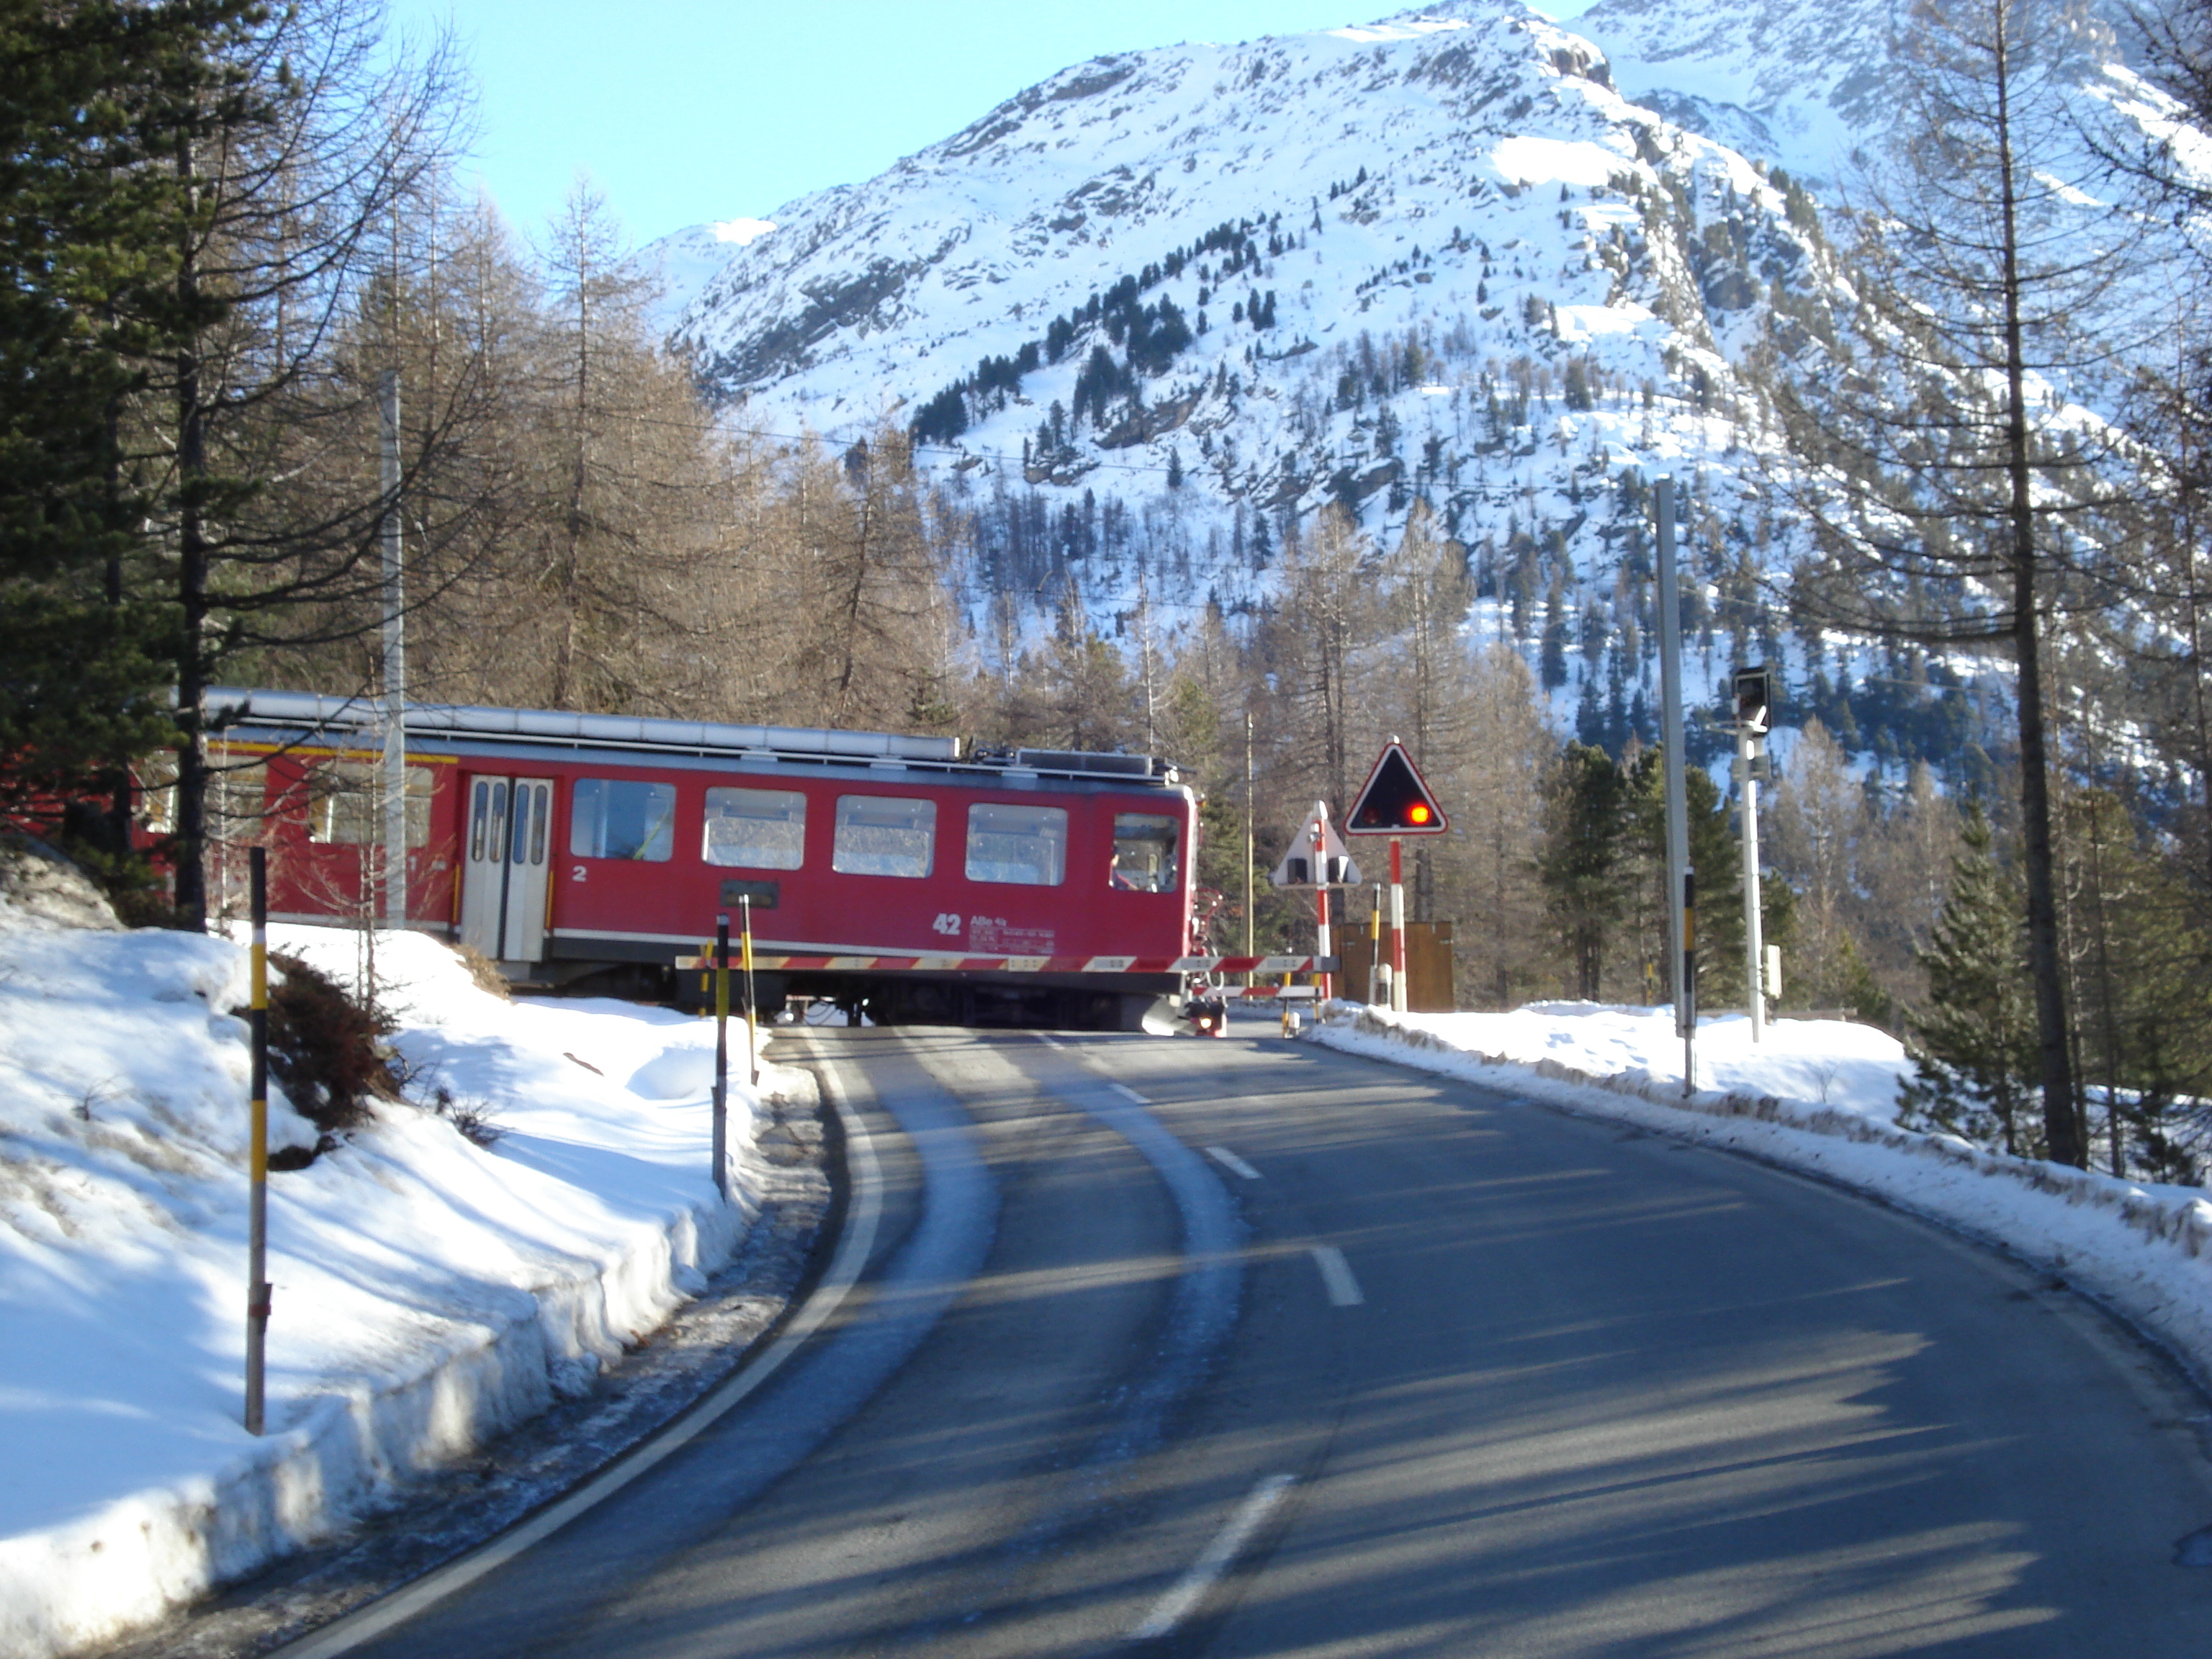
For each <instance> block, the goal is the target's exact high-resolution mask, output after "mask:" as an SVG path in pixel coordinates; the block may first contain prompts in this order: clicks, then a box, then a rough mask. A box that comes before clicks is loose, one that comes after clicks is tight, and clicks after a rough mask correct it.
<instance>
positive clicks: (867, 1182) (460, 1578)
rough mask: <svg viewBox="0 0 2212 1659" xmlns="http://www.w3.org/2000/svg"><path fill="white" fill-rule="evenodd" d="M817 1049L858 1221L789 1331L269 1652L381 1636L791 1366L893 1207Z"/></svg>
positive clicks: (870, 1150) (298, 1654) (275, 1658)
mask: <svg viewBox="0 0 2212 1659" xmlns="http://www.w3.org/2000/svg"><path fill="white" fill-rule="evenodd" d="M806 1047H807V1049H808V1051H809V1052H810V1053H811V1054H813V1055H814V1056H815V1058H816V1059H817V1060H820V1061H821V1062H822V1063H821V1066H820V1069H819V1070H818V1071H817V1073H816V1075H817V1078H818V1079H819V1080H820V1082H821V1085H822V1091H823V1096H824V1097H826V1098H827V1099H828V1100H829V1107H830V1109H831V1110H832V1111H834V1112H836V1114H837V1121H838V1125H839V1127H840V1128H841V1130H842V1133H843V1134H844V1138H845V1146H846V1149H847V1161H848V1167H849V1168H851V1170H852V1172H853V1188H854V1194H853V1196H854V1203H853V1205H852V1206H851V1208H850V1209H849V1210H848V1223H847V1225H845V1226H844V1227H842V1228H841V1229H840V1231H839V1232H838V1235H837V1249H836V1254H835V1255H833V1256H832V1257H831V1258H830V1261H829V1271H828V1272H826V1273H823V1276H822V1282H821V1283H820V1284H819V1285H816V1286H815V1287H814V1291H813V1292H812V1294H811V1295H810V1296H809V1297H807V1298H806V1301H805V1304H803V1305H802V1306H801V1307H800V1309H799V1312H798V1314H797V1315H796V1316H794V1317H793V1320H792V1322H790V1324H788V1325H787V1326H786V1327H785V1328H784V1330H783V1334H781V1336H779V1337H778V1338H777V1339H776V1340H775V1342H774V1343H773V1344H771V1345H770V1346H769V1348H768V1350H767V1351H766V1352H764V1353H763V1354H762V1355H761V1357H760V1358H758V1359H757V1360H755V1361H753V1362H752V1363H751V1364H748V1365H746V1366H745V1367H744V1369H743V1370H740V1371H739V1372H738V1374H737V1375H736V1376H732V1377H731V1378H729V1379H728V1380H727V1381H726V1382H724V1383H721V1384H720V1386H719V1387H717V1388H715V1389H714V1390H713V1391H712V1392H710V1393H708V1395H706V1396H705V1397H703V1398H702V1399H701V1400H700V1401H698V1403H696V1405H694V1406H693V1407H691V1408H690V1410H689V1411H687V1412H685V1413H684V1414H683V1415H682V1416H680V1417H678V1419H676V1420H675V1421H674V1422H672V1423H670V1424H668V1425H665V1427H663V1428H662V1429H661V1430H660V1431H659V1432H658V1433H656V1434H653V1435H652V1436H650V1437H647V1438H646V1439H644V1440H641V1441H640V1442H639V1443H637V1444H636V1445H635V1446H633V1447H631V1448H630V1449H629V1451H627V1452H625V1453H624V1454H623V1456H622V1457H621V1458H620V1459H619V1460H618V1461H617V1462H615V1463H614V1464H612V1465H611V1466H610V1467H608V1468H604V1469H601V1470H600V1471H599V1473H598V1474H595V1475H593V1476H592V1478H591V1479H590V1480H586V1482H584V1484H583V1485H582V1486H578V1487H577V1488H576V1489H575V1490H574V1491H573V1492H569V1493H568V1494H567V1495H566V1496H565V1497H562V1498H556V1500H555V1501H554V1502H553V1503H551V1504H548V1505H547V1506H546V1507H545V1508H544V1509H542V1510H538V1512H537V1513H536V1514H534V1515H532V1516H530V1517H529V1518H528V1519H527V1520H525V1521H522V1522H518V1523H517V1524H516V1525H514V1526H513V1527H510V1528H508V1529H507V1531H505V1532H503V1533H501V1534H499V1536H497V1537H496V1538H494V1539H492V1540H490V1541H489V1542H487V1543H483V1544H480V1545H478V1546H477V1547H476V1548H475V1549H473V1550H471V1551H470V1552H469V1553H467V1554H465V1555H463V1556H460V1557H459V1558H458V1559H454V1560H452V1561H448V1562H447V1563H446V1565H443V1566H441V1567H439V1568H436V1569H435V1570H434V1571H431V1572H428V1573H427V1574H425V1575H424V1576H423V1577H420V1578H417V1579H416V1580H415V1581H414V1582H413V1583H409V1584H405V1585H403V1586H402V1587H401V1588H400V1589H396V1590H394V1591H392V1594H390V1595H386V1596H384V1597H382V1598H380V1599H379V1600H378V1601H373V1602H371V1603H369V1604H368V1606H367V1607H362V1608H361V1609H359V1610H358V1611H356V1612H354V1613H348V1614H346V1615H344V1616H343V1617H342V1618H340V1619H338V1620H336V1621H334V1622H333V1623H331V1624H329V1625H326V1626H324V1627H323V1628H322V1629H321V1630H319V1631H317V1632H314V1634H313V1635H311V1636H305V1637H301V1638H300V1639H299V1640H297V1641H295V1642H290V1643H287V1644H285V1645H284V1646H283V1647H280V1648H276V1649H273V1650H270V1653H269V1654H267V1655H266V1656H265V1659H337V1656H338V1655H340V1654H344V1653H349V1652H351V1651H352V1650H354V1649H356V1648H357V1647H359V1646H361V1645H362V1644H363V1643H364V1642H368V1641H373V1640H374V1638H377V1637H379V1636H381V1635H382V1634H384V1632H386V1631H388V1630H390V1629H392V1628H393V1627H394V1626H398V1625H401V1624H404V1623H405V1622H406V1621H407V1620H410V1619H411V1618H413V1617H414V1616H415V1615H416V1613H421V1612H422V1611H423V1609H425V1608H427V1607H435V1606H436V1605H437V1604H438V1603H439V1602H441V1601H444V1600H445V1599H446V1598H447V1596H449V1595H453V1594H454V1593H455V1592H456V1591H459V1590H462V1589H467V1588H468V1586H470V1585H471V1584H473V1583H476V1582H477V1580H478V1579H479V1578H483V1577H486V1576H487V1575H489V1574H490V1573H492V1572H494V1571H497V1570H498V1569H499V1568H500V1567H502V1566H504V1565H507V1562H509V1561H511V1560H513V1559H514V1558H515V1557H516V1556H518V1555H520V1554H521V1553H523V1552H524V1551H525V1550H526V1549H529V1548H530V1547H532V1545H534V1544H537V1543H539V1542H541V1541H543V1540H544V1539H546V1538H548V1537H550V1536H551V1535H552V1534H554V1533H556V1532H558V1531H559V1530H560V1529H561V1528H562V1527H565V1526H567V1525H568V1522H571V1521H573V1520H574V1519H575V1518H576V1517H577V1516H580V1515H582V1514H584V1513H586V1511H587V1510H592V1509H595V1508H597V1507H598V1506H599V1504H603V1503H605V1501H606V1500H607V1499H608V1498H611V1497H613V1496H614V1495H615V1494H616V1493H617V1492H620V1491H621V1490H622V1489H623V1487H625V1486H629V1484H630V1483H631V1482H632V1481H633V1480H636V1479H637V1478H638V1477H639V1476H640V1475H642V1474H647V1472H648V1471H650V1470H652V1469H653V1468H656V1467H658V1466H659V1464H660V1463H661V1462H664V1461H665V1460H666V1459H667V1458H668V1457H669V1456H670V1455H672V1454H673V1453H675V1452H677V1451H678V1450H680V1449H682V1448H683V1447H684V1444H685V1443H687V1442H689V1441H690V1440H691V1439H693V1438H694V1437H696V1436H697V1435H699V1434H700V1433H701V1432H702V1431H705V1430H707V1429H708V1428H711V1427H712V1426H713V1425H714V1424H715V1423H716V1422H717V1421H719V1420H720V1419H721V1418H723V1417H724V1416H726V1415H727V1414H728V1413H730V1412H731V1411H732V1410H733V1409H734V1408H735V1407H737V1406H738V1405H739V1404H741V1403H742V1402H743V1401H744V1399H745V1398H746V1396H747V1395H750V1394H752V1393H753V1392H754V1390H756V1389H758V1388H760V1387H761V1385H762V1384H763V1383H766V1382H767V1381H768V1380H769V1378H770V1377H772V1376H775V1373H776V1372H777V1371H778V1370H781V1369H782V1367H783V1365H784V1363H785V1362H786V1361H787V1360H788V1359H789V1358H791V1357H792V1355H793V1353H795V1352H797V1351H798V1350H799V1347H800V1346H802V1345H803V1344H804V1343H805V1341H806V1340H807V1339H808V1338H809V1337H811V1336H812V1335H813V1334H814V1333H815V1332H816V1331H817V1330H819V1329H820V1328H822V1326H823V1323H824V1322H826V1321H827V1320H828V1319H829V1316H831V1315H832V1314H834V1313H836V1311H837V1310H838V1308H839V1307H840V1306H841V1305H842V1304H843V1302H844V1300H845V1297H846V1296H847V1295H848V1293H850V1291H852V1289H853V1286H854V1285H856V1284H858V1283H859V1282H860V1273H861V1272H862V1270H863V1269H865V1268H866V1266H867V1262H868V1257H869V1255H871V1254H872V1252H873V1251H874V1249H875V1242H876V1231H877V1229H878V1225H879V1224H880V1222H881V1219H882V1216H883V1176H882V1171H881V1170H880V1168H879V1166H878V1164H877V1162H876V1152H875V1144H874V1142H873V1141H872V1139H870V1138H869V1135H868V1131H867V1127H866V1124H864V1123H863V1122H862V1121H860V1115H859V1114H858V1113H856V1112H854V1110H853V1109H852V1108H851V1107H850V1106H849V1105H848V1104H847V1103H846V1100H845V1094H844V1091H843V1090H842V1089H840V1088H839V1087H838V1086H837V1085H836V1081H835V1079H833V1078H832V1076H831V1075H830V1073H831V1066H830V1065H829V1061H828V1060H827V1059H826V1058H825V1057H823V1055H822V1054H821V1053H820V1051H819V1050H818V1049H817V1048H815V1047H814V1045H813V1043H812V1042H811V1041H809V1042H807V1044H806Z"/></svg>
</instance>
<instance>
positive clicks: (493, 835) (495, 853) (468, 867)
mask: <svg viewBox="0 0 2212 1659" xmlns="http://www.w3.org/2000/svg"><path fill="white" fill-rule="evenodd" d="M552 817H553V783H552V781H551V780H550V778H495V777H485V776H483V775H477V776H476V777H472V778H471V779H470V780H469V823H468V857H467V860H465V864H464V866H463V868H462V872H461V942H462V943H463V944H464V945H470V946H472V947H473V948H475V949H477V950H478V951H483V953H484V954H485V955H486V956H488V957H495V958H497V959H498V960H499V961H501V962H535V961H537V960H538V958H539V957H541V956H542V955H543V954H544V948H545V885H546V875H547V871H548V867H549V866H548V860H549V857H550V851H551V841H552Z"/></svg>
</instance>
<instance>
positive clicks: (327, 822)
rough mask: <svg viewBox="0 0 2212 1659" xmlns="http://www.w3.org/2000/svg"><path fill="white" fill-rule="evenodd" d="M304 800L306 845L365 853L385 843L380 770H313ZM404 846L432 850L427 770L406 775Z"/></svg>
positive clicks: (343, 766) (375, 764) (345, 764)
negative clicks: (326, 844)
mask: <svg viewBox="0 0 2212 1659" xmlns="http://www.w3.org/2000/svg"><path fill="white" fill-rule="evenodd" d="M307 789H308V796H307V839H308V840H309V841H313V842H330V843H331V844H333V845H336V846H339V847H366V846H368V845H370V844H371V843H373V842H380V841H382V840H383V839H384V803H383V799H382V797H383V793H384V765H383V763H382V762H380V761H332V762H330V763H327V764H325V765H322V766H318V767H317V768H315V769H314V772H313V775H312V776H311V777H310V779H309V781H308V785H307ZM407 844H408V845H409V846H410V847H427V846H428V845H429V844H430V769H429V768H428V767H427V766H410V767H409V768H408V769H407Z"/></svg>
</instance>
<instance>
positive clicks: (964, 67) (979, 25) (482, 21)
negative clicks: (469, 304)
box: [387, 0, 1588, 242]
mask: <svg viewBox="0 0 2212 1659" xmlns="http://www.w3.org/2000/svg"><path fill="white" fill-rule="evenodd" d="M387 3H389V5H390V6H391V17H392V22H393V24H394V25H395V26H396V27H398V28H400V29H402V30H406V31H420V30H422V29H426V28H429V27H435V26H436V25H437V24H438V23H440V22H441V21H446V20H450V21H451V22H452V24H453V27H454V30H455V33H457V34H458V35H459V38H460V40H461V42H462V45H463V47H464V52H465V57H466V58H467V59H468V61H469V63H470V64H471V68H472V70H473V71H474V76H475V79H476V82H477V88H478V93H479V96H480V100H481V103H480V108H479V129H480V137H479V138H478V140H477V155H476V160H475V162H474V167H475V169H476V171H477V173H478V174H479V175H480V177H481V178H482V179H483V184H484V186H485V188H486V189H488V190H489V191H490V193H491V195H492V197H494V199H495V200H496V201H497V202H498V204H499V206H500V210H501V212H502V213H503V214H505V215H506V216H507V221H508V222H509V223H510V224H512V225H513V227H514V228H516V229H517V230H519V231H520V232H522V233H523V234H534V233H535V232H536V231H537V230H538V227H539V226H540V225H541V224H542V223H543V222H544V220H545V218H546V216H548V215H549V214H550V213H551V212H552V211H553V210H554V209H555V208H556V206H557V205H558V204H559V203H560V201H561V199H562V197H563V196H565V195H566V194H567V192H568V188H569V184H570V181H571V180H572V179H574V177H575V174H576V172H577V170H578V169H579V168H582V169H585V170H586V171H588V172H589V173H591V175H592V179H594V180H595V181H596V182H597V184H598V185H599V189H600V190H601V191H604V192H605V195H606V197H607V198H608V200H609V202H610V203H611V204H612V206H613V207H614V209H615V210H616V211H617V213H618V214H619V215H620V216H621V217H622V220H623V224H624V226H625V228H627V229H628V231H629V234H630V236H631V238H632V239H633V240H636V241H640V242H643V241H647V240H652V239H653V238H654V237H656V236H660V235H664V234H666V233H668V232H670V231H671V230H676V229H678V228H681V227H683V226H684V225H689V224H697V223H700V222H704V221H708V220H720V219H733V218H760V217H765V216H768V215H769V214H771V213H773V212H774V210H775V209H776V208H777V207H778V206H780V205H781V204H783V203H785V202H787V201H789V200H790V199H791V198H792V197H794V196H799V195H802V194H804V193H805V192H806V191H812V190H819V189H822V188H823V187H824V186H825V185H836V184H848V183H852V182H854V181H856V180H859V179H868V178H872V177H873V176H874V175H875V174H877V173H880V172H882V171H883V170H884V168H885V167H888V166H890V164H891V163H892V162H893V161H896V160H897V159H898V158H899V157H900V156H902V155H910V154H911V153H913V152H914V151H915V150H917V149H921V148H923V147H924V146H925V145H927V144H932V143H935V142H936V141H937V140H939V138H944V137H950V136H951V134H953V133H954V132H957V131H959V130H960V129H961V128H962V127H963V126H965V125H968V123H969V122H970V121H972V120H974V119H975V118H976V117H977V116H979V115H981V114H982V113H984V112H986V111H987V110H988V109H990V108H991V106H993V105H994V104H997V103H999V102H1000V101H1001V100H1004V99H1006V98H1008V97H1011V96H1012V94H1015V93H1017V92H1018V91H1020V90H1021V89H1022V88H1024V87H1027V86H1030V85H1032V84H1033V83H1035V82H1038V81H1041V80H1042V79H1043V78H1044V77H1045V76H1048V75H1050V74H1052V73H1053V72H1054V71H1055V70H1060V69H1063V68H1065V67H1066V66H1067V65H1068V64H1074V63H1079V62H1081V61H1082V60H1083V59H1085V58H1096V57H1097V56H1099V55H1100V54H1102V53H1104V52H1123V51H1127V50H1130V49H1132V48H1138V47H1144V46H1167V45H1171V44H1173V43H1175V42H1176V41H1181V40H1222V41H1230V40H1250V39H1252V38H1254V37H1255V36H1257V35H1262V34H1285V33H1295V32H1297V31H1299V30H1304V29H1316V28H1333V27H1337V26H1339V25H1341V24H1344V23H1349V22H1364V21H1370V20H1371V19H1373V18H1376V17H1383V16H1389V15H1392V14H1393V13H1395V12H1397V11H1400V10H1402V9H1406V5H1405V3H1400V0H1367V3H1364V4H1363V3H1361V0H1112V3H1108V4H1090V3H1074V4H1071V3H1068V0H781V3H777V4H775V5H764V4H760V3H757V0H720V3H717V0H631V3H629V4H628V5H623V4H619V3H610V0H588V3H587V0H387ZM1587 3H1588V0H1544V3H1543V4H1541V8H1540V9H1542V10H1544V11H1547V12H1549V13H1551V14H1553V15H1572V14H1574V13H1575V12H1577V11H1579V10H1581V9H1583V6H1584V5H1585V4H1587Z"/></svg>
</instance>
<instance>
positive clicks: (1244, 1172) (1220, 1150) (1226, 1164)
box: [1206, 1146, 1260, 1181]
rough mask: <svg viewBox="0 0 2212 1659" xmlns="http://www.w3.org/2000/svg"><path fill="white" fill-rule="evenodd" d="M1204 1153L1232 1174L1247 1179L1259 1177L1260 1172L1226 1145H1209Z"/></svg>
mask: <svg viewBox="0 0 2212 1659" xmlns="http://www.w3.org/2000/svg"><path fill="white" fill-rule="evenodd" d="M1206 1156H1207V1157H1208V1158H1212V1160H1213V1161H1214V1162H1215V1163H1216V1164H1219V1165H1220V1166H1221V1167H1222V1168H1223V1169H1225V1170H1228V1171H1229V1173H1230V1174H1231V1175H1233V1176H1242V1177H1243V1179H1245V1180H1247V1181H1257V1180H1258V1179H1259V1178H1260V1172H1259V1171H1258V1170H1255V1169H1254V1168H1253V1167H1252V1166H1251V1165H1250V1164H1247V1163H1246V1162H1245V1161H1244V1160H1243V1158H1239V1157H1237V1154H1236V1153H1234V1152H1231V1151H1230V1150H1229V1149H1228V1148H1227V1147H1226V1146H1209V1147H1207V1148H1206Z"/></svg>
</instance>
